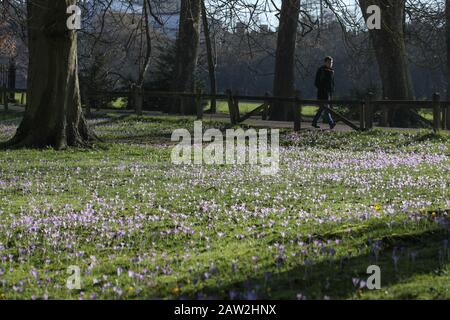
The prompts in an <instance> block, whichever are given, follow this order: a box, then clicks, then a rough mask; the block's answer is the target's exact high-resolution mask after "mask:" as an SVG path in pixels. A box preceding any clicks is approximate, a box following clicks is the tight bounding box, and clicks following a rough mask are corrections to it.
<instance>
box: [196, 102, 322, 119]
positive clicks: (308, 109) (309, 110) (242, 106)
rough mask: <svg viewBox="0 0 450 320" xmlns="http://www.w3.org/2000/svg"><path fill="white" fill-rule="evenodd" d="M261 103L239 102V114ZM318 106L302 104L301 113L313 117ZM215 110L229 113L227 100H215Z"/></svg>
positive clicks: (253, 108)
mask: <svg viewBox="0 0 450 320" xmlns="http://www.w3.org/2000/svg"><path fill="white" fill-rule="evenodd" d="M260 105H261V103H259V102H240V103H239V111H240V112H241V114H244V113H248V112H250V111H252V110H255V109H256V108H257V107H259V106H260ZM209 108H210V104H208V105H207V107H206V108H205V110H206V109H209ZM317 110H318V108H317V107H314V106H304V107H303V108H302V115H303V116H306V117H314V116H315V114H316V113H317ZM217 111H218V112H219V113H229V110H228V102H227V101H223V100H218V101H217Z"/></svg>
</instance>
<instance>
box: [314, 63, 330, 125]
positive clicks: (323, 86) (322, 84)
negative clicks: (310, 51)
mask: <svg viewBox="0 0 450 320" xmlns="http://www.w3.org/2000/svg"><path fill="white" fill-rule="evenodd" d="M315 85H316V88H317V99H318V100H327V101H329V100H331V99H332V97H333V93H334V69H333V58H332V57H326V58H325V60H324V65H323V66H321V67H320V68H319V70H318V71H317V74H316V81H315ZM328 107H329V105H328ZM322 114H324V116H325V118H326V120H327V121H328V124H329V125H330V129H331V130H333V129H334V127H335V126H336V122H335V121H334V120H333V117H332V116H331V113H330V111H328V110H327V109H326V108H325V107H324V106H321V107H320V109H319V111H318V112H317V114H316V116H315V117H314V120H313V123H312V126H313V127H314V128H318V129H320V126H319V125H318V124H317V123H318V122H319V120H320V117H321V116H322Z"/></svg>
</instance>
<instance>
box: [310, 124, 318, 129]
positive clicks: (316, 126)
mask: <svg viewBox="0 0 450 320" xmlns="http://www.w3.org/2000/svg"><path fill="white" fill-rule="evenodd" d="M312 126H313V128H316V129H320V126H319V125H317V123H313V124H312Z"/></svg>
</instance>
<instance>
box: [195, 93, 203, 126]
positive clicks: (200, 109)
mask: <svg viewBox="0 0 450 320" xmlns="http://www.w3.org/2000/svg"><path fill="white" fill-rule="evenodd" d="M195 105H196V107H197V120H202V119H203V105H202V90H201V89H199V90H198V91H197V95H196V97H195Z"/></svg>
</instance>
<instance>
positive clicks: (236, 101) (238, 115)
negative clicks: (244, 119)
mask: <svg viewBox="0 0 450 320" xmlns="http://www.w3.org/2000/svg"><path fill="white" fill-rule="evenodd" d="M238 95H239V91H236V92H235V94H234V116H235V121H236V123H239V122H240V121H241V112H240V110H239V99H238V98H237V96H238Z"/></svg>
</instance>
